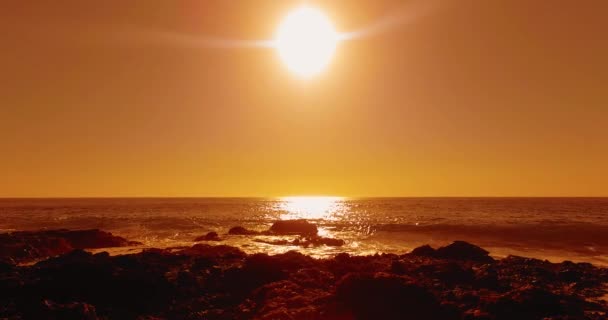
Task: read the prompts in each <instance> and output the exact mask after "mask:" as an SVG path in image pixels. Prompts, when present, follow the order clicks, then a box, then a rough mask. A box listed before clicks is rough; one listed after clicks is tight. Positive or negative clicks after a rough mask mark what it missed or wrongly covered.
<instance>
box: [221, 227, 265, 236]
mask: <svg viewBox="0 0 608 320" xmlns="http://www.w3.org/2000/svg"><path fill="white" fill-rule="evenodd" d="M228 234H233V235H242V236H252V235H257V234H260V232H258V231H255V230H249V229H246V228H243V227H232V228H230V230H228Z"/></svg>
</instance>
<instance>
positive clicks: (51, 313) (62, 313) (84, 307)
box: [39, 300, 99, 320]
mask: <svg viewBox="0 0 608 320" xmlns="http://www.w3.org/2000/svg"><path fill="white" fill-rule="evenodd" d="M39 316H40V317H42V318H44V319H49V320H53V319H57V320H97V319H99V318H98V317H97V313H96V312H95V307H94V306H92V305H90V304H87V303H81V302H70V303H65V304H59V303H55V302H53V301H50V300H45V301H44V308H43V311H42V312H41V314H40V315H39Z"/></svg>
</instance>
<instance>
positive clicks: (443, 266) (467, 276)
mask: <svg viewBox="0 0 608 320" xmlns="http://www.w3.org/2000/svg"><path fill="white" fill-rule="evenodd" d="M418 271H419V272H421V273H422V274H424V275H425V277H429V278H432V279H437V280H439V281H441V282H443V283H445V284H447V285H455V284H465V283H466V284H468V283H471V282H472V281H473V278H474V276H475V275H474V272H473V270H471V269H470V268H467V267H465V266H461V265H460V264H458V263H454V262H447V263H444V262H440V263H435V264H428V265H424V266H421V267H420V268H419V269H418Z"/></svg>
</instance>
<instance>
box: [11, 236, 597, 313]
mask: <svg viewBox="0 0 608 320" xmlns="http://www.w3.org/2000/svg"><path fill="white" fill-rule="evenodd" d="M67 232H68V233H67V234H70V232H71V231H67ZM99 232H102V231H95V232H93V231H91V232H90V233H89V235H91V236H93V237H94V239H105V241H107V240H108V239H113V240H112V242H113V243H114V244H115V245H118V247H119V248H120V247H121V246H127V245H128V244H129V241H128V240H126V239H122V238H121V239H116V238H111V237H115V236H111V237H108V235H106V234H103V233H101V234H103V236H100V233H99ZM47 233H48V231H47ZM81 234H82V232H81ZM118 238H119V237H118ZM37 239H40V237H38V238H37ZM79 240H80V241H89V243H88V244H89V245H96V244H95V243H94V242H91V241H90V240H91V239H87V237H84V238H82V237H81V238H80V239H79ZM123 240H124V241H126V242H124V241H123ZM210 243H211V242H210ZM213 243H214V244H213V245H212V244H209V243H199V244H195V245H194V246H191V247H185V248H174V249H145V250H143V251H142V252H139V253H132V254H125V255H117V256H110V255H109V254H108V253H106V252H103V250H104V248H97V249H95V250H102V252H98V253H96V254H92V253H89V252H87V251H84V249H86V248H76V249H74V248H72V249H71V250H69V252H67V253H63V254H60V255H55V256H53V257H50V258H48V259H45V260H42V261H39V262H37V263H35V264H32V265H21V266H19V265H15V264H14V263H11V262H10V261H7V259H6V257H4V258H5V259H4V262H2V263H1V264H0V277H1V279H2V281H0V283H1V285H2V288H1V289H2V290H0V291H1V292H4V294H2V297H1V298H0V299H1V301H2V303H0V306H1V307H0V317H4V318H10V319H148V320H151V319H157V320H158V319H322V320H329V319H380V318H382V319H400V318H402V317H403V316H405V315H408V316H409V318H410V319H447V320H449V319H454V320H456V319H540V318H547V319H606V316H607V312H608V305H607V303H606V301H605V300H602V299H606V298H605V295H606V283H608V269H606V268H601V267H597V266H594V265H592V264H589V263H573V262H569V261H564V262H561V263H550V262H548V261H542V260H538V259H530V258H524V257H517V256H509V257H506V258H503V259H494V258H492V257H490V256H489V255H488V252H487V251H485V250H484V249H482V248H479V247H477V246H474V245H472V244H469V243H466V242H454V243H452V244H451V245H448V246H445V247H442V248H435V249H433V248H431V247H429V246H423V247H420V248H417V249H415V250H413V251H412V252H410V253H403V254H376V255H368V256H354V255H349V254H338V255H336V256H335V257H333V258H326V259H315V258H312V257H309V256H306V255H304V254H301V253H299V252H297V251H289V252H286V253H282V254H277V255H267V254H262V253H257V254H247V253H245V252H243V251H242V250H240V249H238V248H235V247H230V246H226V245H222V244H221V243H220V242H213ZM37 244H40V242H37ZM104 245H105V244H104ZM124 248H127V247H124ZM87 250H88V249H87ZM568 317H569V318H568Z"/></svg>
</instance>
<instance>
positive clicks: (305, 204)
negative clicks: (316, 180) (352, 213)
mask: <svg viewBox="0 0 608 320" xmlns="http://www.w3.org/2000/svg"><path fill="white" fill-rule="evenodd" d="M343 201H344V198H343V197H328V196H298V197H283V198H281V199H280V202H279V205H278V209H279V210H281V211H284V212H285V213H284V214H282V215H281V219H283V220H288V219H310V220H318V219H324V220H335V219H336V217H335V213H336V212H338V211H339V210H340V209H342V207H343V203H342V202H343Z"/></svg>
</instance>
